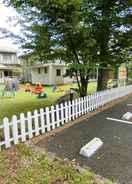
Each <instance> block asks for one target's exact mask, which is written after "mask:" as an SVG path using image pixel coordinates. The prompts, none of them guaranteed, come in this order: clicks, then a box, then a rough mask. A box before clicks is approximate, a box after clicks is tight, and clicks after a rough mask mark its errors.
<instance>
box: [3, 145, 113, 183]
mask: <svg viewBox="0 0 132 184" xmlns="http://www.w3.org/2000/svg"><path fill="white" fill-rule="evenodd" d="M74 165H75V163H74ZM0 183H2V184H114V183H112V182H111V181H106V182H101V181H97V179H96V176H95V175H94V173H92V172H91V171H88V170H87V171H85V172H84V173H83V174H80V173H79V172H77V171H76V169H75V168H74V167H73V164H72V163H71V162H69V163H67V164H66V163H65V164H64V162H63V161H61V160H60V161H59V160H57V159H54V160H50V159H49V158H48V157H47V156H46V155H45V154H42V153H40V151H37V152H34V150H33V149H32V150H31V149H30V148H28V147H27V146H26V145H24V144H19V145H16V146H14V147H12V148H11V149H9V150H5V151H1V152H0Z"/></svg>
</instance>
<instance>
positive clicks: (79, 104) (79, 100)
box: [78, 98, 81, 116]
mask: <svg viewBox="0 0 132 184" xmlns="http://www.w3.org/2000/svg"><path fill="white" fill-rule="evenodd" d="M78 107H79V116H81V99H80V98H79V99H78Z"/></svg>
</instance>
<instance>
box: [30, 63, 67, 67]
mask: <svg viewBox="0 0 132 184" xmlns="http://www.w3.org/2000/svg"><path fill="white" fill-rule="evenodd" d="M51 65H52V66H56V67H66V66H67V65H66V64H64V63H45V64H34V65H32V68H42V67H46V66H51Z"/></svg>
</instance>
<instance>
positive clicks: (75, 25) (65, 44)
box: [9, 0, 96, 96]
mask: <svg viewBox="0 0 132 184" xmlns="http://www.w3.org/2000/svg"><path fill="white" fill-rule="evenodd" d="M9 2H10V4H11V5H12V6H14V7H15V8H16V9H17V10H18V11H19V12H20V13H21V14H22V15H24V17H26V22H27V20H29V25H28V26H26V27H25V28H26V29H25V30H26V32H25V36H26V38H27V39H25V40H24V44H23V47H24V48H29V49H30V50H31V52H32V54H34V55H38V54H39V56H40V58H41V60H43V61H45V60H48V59H49V58H50V59H51V60H54V58H56V57H57V58H61V59H62V60H64V61H65V62H66V63H67V64H68V66H69V68H70V69H71V70H72V72H73V73H74V75H75V76H76V79H77V83H78V87H79V93H80V96H86V95H87V87H88V81H89V77H90V74H91V72H92V71H93V68H94V67H95V62H94V56H95V53H96V49H95V48H96V46H95V45H96V41H95V39H94V37H93V32H92V28H91V25H90V24H85V18H87V17H86V16H85V13H84V11H83V3H82V0H71V1H68V0H57V1H56V0H49V1H46V2H45V3H43V1H41V0H39V1H37V3H36V1H35V0H30V1H28V0H27V1H26V2H23V1H16V0H11V1H9ZM45 28H46V29H45ZM48 43H50V44H48Z"/></svg>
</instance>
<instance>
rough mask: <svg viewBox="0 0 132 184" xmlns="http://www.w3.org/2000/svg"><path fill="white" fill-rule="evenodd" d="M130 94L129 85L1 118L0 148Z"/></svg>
mask: <svg viewBox="0 0 132 184" xmlns="http://www.w3.org/2000/svg"><path fill="white" fill-rule="evenodd" d="M130 93H132V85H129V86H126V87H120V88H114V89H111V90H106V91H101V92H97V93H94V94H92V95H89V96H86V97H84V98H78V99H75V100H73V101H72V102H70V101H68V102H65V103H64V104H63V103H62V104H59V105H58V104H57V105H55V106H51V107H46V108H44V109H40V110H39V111H38V110H35V111H34V112H28V113H27V114H26V115H25V114H24V113H21V114H20V118H17V116H15V115H14V116H13V117H12V119H11V120H9V119H8V118H4V119H3V125H2V126H0V139H1V140H0V148H3V147H5V148H9V147H11V145H12V144H18V143H19V142H25V141H26V140H28V139H31V138H32V137H34V136H38V135H40V134H44V133H45V132H49V131H51V130H53V129H55V128H57V127H60V126H62V125H63V124H65V123H68V122H70V121H72V120H74V119H76V118H78V117H80V116H82V115H84V114H86V113H89V112H91V111H93V110H95V109H97V108H98V107H101V106H103V105H104V104H106V103H108V102H111V101H113V100H115V99H117V98H120V97H123V96H125V95H127V94H130Z"/></svg>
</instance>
